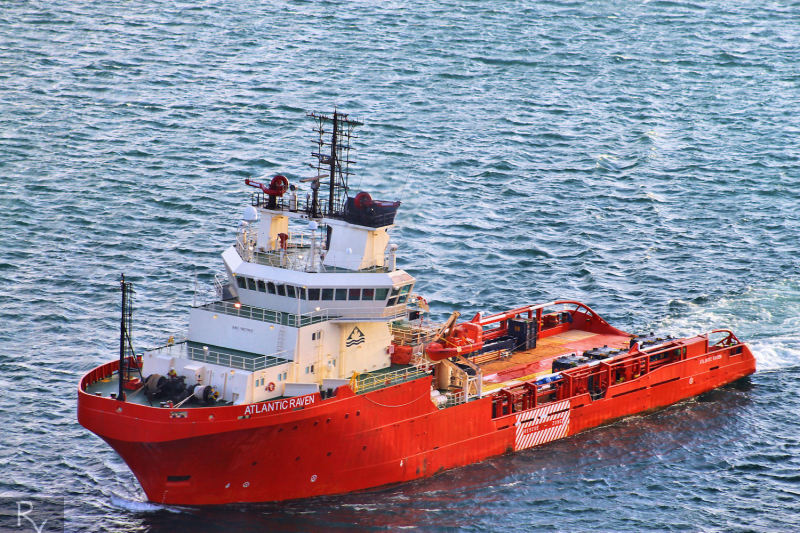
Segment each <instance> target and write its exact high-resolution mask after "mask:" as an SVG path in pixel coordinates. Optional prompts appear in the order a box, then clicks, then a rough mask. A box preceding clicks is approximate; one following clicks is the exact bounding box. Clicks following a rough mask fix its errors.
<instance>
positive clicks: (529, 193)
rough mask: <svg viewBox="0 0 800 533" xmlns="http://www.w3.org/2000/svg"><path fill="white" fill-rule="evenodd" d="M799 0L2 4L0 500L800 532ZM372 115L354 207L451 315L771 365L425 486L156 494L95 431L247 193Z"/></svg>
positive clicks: (169, 323)
mask: <svg viewBox="0 0 800 533" xmlns="http://www.w3.org/2000/svg"><path fill="white" fill-rule="evenodd" d="M798 22H800V4H799V3H797V2H752V1H748V0H745V1H743V2H723V1H709V2H702V3H701V2H688V1H677V0H676V1H669V0H653V1H643V2H618V1H616V2H615V1H599V2H569V1H564V2H547V3H544V2H501V1H497V0H486V1H483V2H474V1H466V0H458V1H456V0H450V1H444V2H372V1H361V2H332V1H308V2H305V1H302V2H301V1H296V2H286V3H273V2H255V1H248V0H230V1H226V2H221V1H217V2H208V1H207V2H164V1H151V2H142V3H117V2H111V3H109V2H99V1H80V2H65V1H63V0H50V1H47V2H41V1H22V0H0V420H2V422H3V428H2V432H0V435H2V437H0V495H3V496H20V495H43V496H48V495H51V496H52V495H63V496H64V497H65V498H66V502H67V506H66V518H67V520H66V528H67V530H68V531H153V532H156V531H194V532H198V531H200V532H202V531H216V530H226V531H274V530H300V531H318V530H348V529H356V528H358V529H361V528H364V529H369V530H392V531H394V530H399V529H410V530H421V531H435V530H465V531H530V530H533V529H539V530H558V531H585V530H602V531H642V530H682V531H684V530H686V531H793V530H796V529H797V528H798V527H800V526H798V524H800V436H799V432H798V421H799V420H800V383H799V382H798V380H800V240H799V239H798V237H799V236H800V150H798V145H799V144H800V143H798V134H800V71H798V68H797V58H798V57H800V23H798ZM334 106H337V107H338V109H339V110H342V111H345V112H349V113H351V115H353V116H354V117H357V118H360V119H361V120H363V121H364V122H365V125H364V126H363V127H361V128H359V130H358V132H359V134H360V136H359V138H358V139H357V140H356V147H357V151H356V152H355V154H354V156H353V158H354V159H355V160H356V161H357V162H358V165H357V166H356V169H357V171H358V173H357V175H356V176H355V177H354V178H353V180H352V181H351V185H352V186H353V188H354V190H355V191H358V190H367V191H369V192H371V193H372V195H373V197H379V198H382V199H399V200H402V201H403V205H402V207H401V210H400V213H399V215H398V219H397V227H396V229H395V230H394V231H393V236H394V237H393V238H394V240H395V242H397V243H398V244H399V245H400V249H399V257H400V259H399V264H400V266H401V267H403V268H405V269H407V270H408V271H409V272H411V273H412V274H413V275H414V276H416V277H417V279H418V284H417V290H418V292H420V293H421V294H423V295H424V296H426V297H427V299H428V301H429V302H430V303H431V306H432V310H433V312H434V314H435V315H436V316H439V317H443V316H446V314H447V313H448V312H449V311H450V310H452V309H458V310H460V311H462V312H463V313H473V312H475V311H478V310H484V311H498V310H502V309H504V308H506V307H509V306H512V305H519V304H525V303H533V302H541V301H549V300H551V299H554V298H573V299H578V300H582V301H584V302H586V303H587V304H589V305H590V306H592V307H593V308H594V309H595V310H597V311H598V312H599V313H600V314H602V315H603V316H604V317H605V318H607V319H608V320H609V321H610V322H612V323H613V324H615V325H617V326H618V327H621V328H623V329H626V330H630V331H659V332H666V333H671V334H681V335H685V334H693V333H698V332H702V331H705V330H709V329H713V328H720V327H730V328H733V329H734V331H735V332H736V334H737V335H739V336H740V337H741V338H742V339H745V340H747V341H748V342H749V343H750V344H751V346H752V348H753V350H754V352H755V353H756V357H757V359H758V366H759V370H758V372H757V373H756V374H755V375H754V376H752V378H751V379H750V381H749V383H748V384H746V386H741V387H738V388H734V387H731V388H724V389H721V390H718V391H715V392H713V393H711V394H708V395H706V396H704V397H702V398H699V399H695V400H691V401H686V402H683V403H680V404H678V405H675V406H672V407H670V408H668V409H665V410H663V411H660V412H658V413H655V414H651V415H648V416H642V417H632V418H629V419H625V420H622V421H620V422H617V423H615V424H613V425H609V426H605V427H602V428H597V429H594V430H591V431H588V432H585V433H583V434H581V435H578V436H575V437H572V438H569V439H566V440H563V441H559V442H555V443H551V444H549V445H546V446H544V447H541V448H538V449H533V450H528V451H525V452H522V453H518V454H515V455H507V456H502V457H496V458H493V459H490V460H487V461H485V462H483V463H480V464H476V465H472V466H470V467H466V468H461V469H457V470H453V471H449V472H445V473H442V474H440V475H437V476H435V477H433V478H430V479H426V480H421V481H417V482H414V483H409V484H405V485H399V486H392V487H388V488H381V489H376V490H373V491H368V492H364V493H358V494H351V495H345V496H335V497H325V498H316V499H312V500H305V501H298V502H288V503H283V504H260V505H235V506H225V507H218V508H183V507H162V506H158V505H153V504H150V503H147V502H146V500H145V499H144V495H143V493H142V491H141V489H140V488H139V486H138V484H137V483H136V481H135V479H134V477H133V475H132V474H131V473H130V471H129V470H128V469H127V467H126V466H125V464H124V463H123V462H122V461H121V460H120V459H119V458H118V457H117V456H116V455H115V453H114V452H113V451H112V450H111V449H110V448H109V447H108V446H106V445H105V444H104V443H103V442H102V441H101V440H100V439H99V438H97V437H95V436H94V435H92V434H90V433H88V432H87V431H85V430H84V429H83V428H81V427H80V426H79V425H78V423H77V421H76V413H75V408H76V385H77V382H78V380H79V378H80V376H81V375H82V374H83V373H85V372H86V371H88V370H89V369H90V368H92V367H94V366H96V365H97V364H99V363H102V362H104V361H106V360H110V359H113V358H114V357H115V351H116V346H117V342H118V341H117V327H118V326H117V324H118V305H119V304H118V283H117V282H118V277H119V274H120V273H123V272H124V273H125V274H126V277H127V278H128V279H130V280H132V281H133V282H134V286H135V289H136V291H137V294H136V307H135V309H136V310H135V315H134V341H135V344H136V347H137V349H142V348H145V347H148V346H153V345H157V344H160V343H163V342H164V341H165V340H166V339H167V337H168V336H170V335H173V334H180V333H181V332H182V331H183V330H184V329H185V327H186V323H187V318H188V305H190V304H191V303H192V298H193V293H194V279H195V277H196V278H197V280H198V282H199V283H200V284H201V285H206V284H208V283H209V282H210V280H211V279H212V278H213V274H214V273H215V272H219V271H221V269H222V263H221V259H220V257H219V254H220V253H221V251H222V250H223V248H224V247H225V246H227V245H228V244H229V243H230V242H232V240H233V238H234V234H235V230H236V227H237V225H238V221H239V218H240V216H241V212H242V209H243V208H244V206H245V204H246V202H247V199H248V194H249V192H248V190H247V189H248V188H247V187H245V185H244V183H243V180H244V178H246V177H259V176H262V175H265V174H273V173H278V172H280V173H282V174H285V175H287V176H289V177H290V179H297V178H299V177H303V176H310V175H311V173H312V172H313V171H312V170H311V169H310V168H309V167H308V163H310V162H311V161H312V160H311V158H310V152H311V150H312V148H313V145H312V143H311V141H312V139H313V133H312V132H311V127H312V122H311V121H309V120H308V119H307V118H306V117H305V114H306V112H308V111H312V110H318V111H330V110H331V109H332V108H333V107H334Z"/></svg>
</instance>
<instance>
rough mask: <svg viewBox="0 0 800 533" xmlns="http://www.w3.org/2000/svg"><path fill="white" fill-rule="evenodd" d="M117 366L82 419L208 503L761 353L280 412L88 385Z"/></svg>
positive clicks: (432, 446)
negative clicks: (545, 385)
mask: <svg viewBox="0 0 800 533" xmlns="http://www.w3.org/2000/svg"><path fill="white" fill-rule="evenodd" d="M736 351H738V352H739V353H735V352H736ZM116 366H117V363H116V362H112V363H108V364H105V365H103V366H101V367H98V368H97V369H95V370H93V371H92V372H90V373H89V374H87V375H86V376H84V378H83V379H82V381H81V385H80V387H79V391H78V419H79V421H80V423H81V424H82V425H83V426H85V427H86V428H88V429H89V430H91V431H93V432H94V433H96V434H98V435H100V436H101V437H102V438H103V439H105V440H106V441H107V442H108V443H109V444H110V445H111V446H112V447H113V448H114V449H115V450H116V451H117V453H119V455H120V456H121V457H122V458H123V459H124V460H125V462H126V463H127V464H128V466H129V467H130V468H131V470H132V471H133V472H134V474H135V475H136V477H137V479H138V480H139V482H140V483H141V485H142V487H143V488H144V491H145V493H146V494H147V497H148V499H149V500H151V501H154V502H160V503H167V504H187V505H198V504H223V503H230V502H257V501H278V500H286V499H293V498H304V497H309V496H316V495H322V494H337V493H344V492H350V491H355V490H361V489H367V488H370V487H376V486H380V485H386V484H390V483H397V482H404V481H409V480H413V479H417V478H421V477H426V476H430V475H433V474H434V473H436V472H439V471H441V470H445V469H448V468H454V467H458V466H463V465H467V464H470V463H474V462H477V461H481V460H483V459H486V458H488V457H491V456H494V455H499V454H503V453H506V452H511V451H515V450H519V449H524V448H527V447H531V446H535V445H539V444H543V443H544V442H548V441H551V440H554V439H557V438H562V437H565V436H569V435H573V434H575V433H578V432H580V431H583V430H585V429H588V428H592V427H595V426H598V425H600V424H603V423H605V422H608V421H610V420H613V419H616V418H620V417H624V416H628V415H632V414H635V413H640V412H643V411H647V410H651V409H655V408H659V407H664V406H667V405H670V404H672V403H675V402H677V401H680V400H682V399H685V398H690V397H693V396H696V395H698V394H701V393H703V392H706V391H709V390H711V389H714V388H716V387H719V386H721V385H724V384H726V383H730V382H732V381H735V380H737V379H740V378H742V377H745V376H747V375H750V374H752V373H753V372H754V371H755V359H754V358H753V355H752V353H751V352H750V350H749V349H748V348H747V346H744V345H739V349H738V350H733V349H718V350H716V351H714V352H712V354H709V353H703V354H702V355H697V356H692V357H688V358H686V359H684V360H681V361H677V362H674V363H670V364H667V365H663V366H660V367H658V368H655V369H653V370H652V371H650V372H648V373H646V374H644V375H642V376H641V377H637V378H636V379H630V380H628V381H624V382H621V383H615V384H611V385H610V386H609V387H608V388H607V390H606V391H605V395H604V397H603V398H600V399H595V400H593V399H592V398H591V396H590V395H589V394H588V393H583V394H575V395H572V396H571V397H569V398H566V399H563V400H561V401H557V402H553V403H549V404H544V405H541V406H539V407H534V408H531V409H527V410H522V411H519V410H518V411H516V412H514V413H513V414H507V415H502V414H498V412H497V409H496V406H493V402H496V400H497V396H496V395H489V396H485V397H484V398H482V399H479V400H475V401H471V402H468V403H464V404H461V405H458V406H454V407H448V408H445V409H441V410H440V409H438V408H437V407H436V406H435V405H434V404H433V403H432V402H431V400H430V391H431V385H430V377H425V378H421V379H417V380H415V381H411V382H407V383H402V384H399V385H395V386H391V387H387V388H384V389H380V390H376V391H373V392H370V393H366V394H359V395H355V394H353V393H352V391H351V390H350V389H349V388H348V387H346V386H345V387H340V388H339V390H338V393H337V395H336V396H335V397H333V398H328V399H325V400H322V399H321V398H320V396H319V395H314V396H308V397H305V399H304V400H303V401H302V402H301V403H303V405H302V406H297V405H294V406H293V405H290V404H287V403H286V402H285V401H284V403H283V404H281V403H275V405H274V406H273V407H275V409H274V411H277V412H262V413H259V412H256V411H257V409H264V410H265V411H266V407H267V406H265V405H263V404H262V406H260V407H256V406H254V405H250V406H245V405H241V406H229V407H212V408H192V409H185V410H183V409H169V408H156V407H147V406H142V405H138V404H133V403H129V402H118V401H116V400H113V399H110V398H104V397H96V396H92V395H90V394H87V393H86V392H85V389H86V387H87V386H88V385H89V384H90V383H92V382H94V381H96V380H97V379H99V378H102V377H104V376H109V375H111V373H112V372H113V371H114V370H116ZM298 402H300V401H299V400H298ZM280 409H285V410H282V411H281V410H280Z"/></svg>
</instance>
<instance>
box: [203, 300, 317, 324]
mask: <svg viewBox="0 0 800 533" xmlns="http://www.w3.org/2000/svg"><path fill="white" fill-rule="evenodd" d="M197 307H198V308H205V309H209V310H212V311H215V312H218V313H224V314H226V315H231V316H237V317H241V318H249V319H250V320H260V321H262V322H269V323H271V324H281V325H284V326H291V327H302V326H308V325H310V324H316V323H318V322H325V321H326V320H330V319H331V317H330V314H329V310H328V309H321V310H320V311H312V312H309V313H302V314H300V315H298V314H296V313H289V312H287V311H274V310H272V309H263V308H261V307H254V306H251V305H245V304H241V303H238V302H236V303H231V302H228V301H218V302H211V303H207V304H203V305H199V306H197Z"/></svg>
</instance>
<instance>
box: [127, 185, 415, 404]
mask: <svg viewBox="0 0 800 533" xmlns="http://www.w3.org/2000/svg"><path fill="white" fill-rule="evenodd" d="M380 204H381V203H377V202H371V200H370V205H377V206H378V207H380ZM382 205H384V206H389V207H390V209H388V211H390V213H389V214H390V215H391V216H386V214H385V213H384V214H376V213H375V211H374V209H372V210H369V209H368V207H367V206H362V207H360V208H359V207H354V206H353V202H352V198H351V199H349V211H347V212H340V213H337V214H336V216H333V217H328V216H319V217H313V216H312V215H313V212H312V210H310V209H305V210H292V209H290V206H291V204H289V205H286V204H285V203H283V202H278V201H275V199H272V201H265V197H264V196H263V195H261V194H256V195H254V197H253V206H252V207H248V209H247V210H246V212H245V216H244V218H243V221H242V224H241V226H240V229H239V232H238V235H237V239H236V243H235V244H234V245H232V246H230V247H229V248H228V249H227V250H225V251H224V253H223V254H222V259H223V262H224V264H225V270H226V273H227V279H226V280H225V282H220V283H218V284H217V291H216V292H217V296H218V298H217V299H216V301H213V302H210V303H205V304H202V305H198V306H195V307H193V308H192V310H191V314H190V321H189V331H188V335H187V339H186V341H185V342H181V343H178V344H174V345H169V346H165V347H162V348H159V349H156V350H150V351H147V352H145V354H144V357H143V362H144V363H143V364H144V368H143V369H142V373H143V374H144V375H145V376H147V375H151V374H161V375H169V374H170V373H172V375H174V374H177V375H178V376H185V377H186V382H187V383H198V384H202V385H210V386H212V387H213V388H214V389H215V390H216V391H217V392H218V394H219V399H220V400H222V401H226V402H232V403H234V404H241V403H251V402H257V401H263V400H267V399H271V398H275V397H279V396H293V395H299V394H308V393H309V392H316V391H318V390H321V389H327V388H335V386H338V385H340V384H341V383H343V382H344V380H349V379H350V378H351V377H352V376H353V374H354V373H362V372H370V371H374V370H379V369H382V368H386V367H388V366H390V345H391V334H390V323H391V322H392V321H394V320H397V319H401V318H405V317H406V316H407V306H408V303H409V298H410V297H411V291H412V289H413V285H414V278H413V277H412V276H410V275H409V274H408V273H407V272H405V271H403V270H399V269H396V268H395V260H394V253H395V250H396V248H397V247H396V246H395V245H390V244H389V235H388V232H387V230H388V229H389V228H390V227H391V226H392V223H388V224H382V222H383V221H384V220H385V221H391V222H393V219H394V213H395V211H396V209H397V205H399V204H398V203H392V204H388V203H382ZM362 211H363V212H362ZM353 220H357V221H358V222H362V224H358V223H355V222H353ZM364 222H367V223H372V224H374V225H363V223H364ZM171 371H172V372H171Z"/></svg>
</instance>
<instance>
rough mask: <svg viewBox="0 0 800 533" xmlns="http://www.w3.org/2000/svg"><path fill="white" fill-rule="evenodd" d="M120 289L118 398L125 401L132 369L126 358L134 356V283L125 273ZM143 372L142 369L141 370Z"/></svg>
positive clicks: (121, 278) (121, 277) (121, 279)
mask: <svg viewBox="0 0 800 533" xmlns="http://www.w3.org/2000/svg"><path fill="white" fill-rule="evenodd" d="M119 285H120V291H121V292H122V313H121V316H120V320H119V371H118V374H119V392H118V393H117V400H120V401H125V394H124V391H123V390H122V387H123V384H124V382H125V379H126V376H125V374H126V373H128V372H129V371H130V369H129V368H127V362H126V359H127V357H128V355H130V356H131V357H133V349H132V345H131V317H132V316H133V285H132V284H131V283H130V282H128V281H125V274H122V275H121V276H120V282H119ZM140 372H141V370H140Z"/></svg>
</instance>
